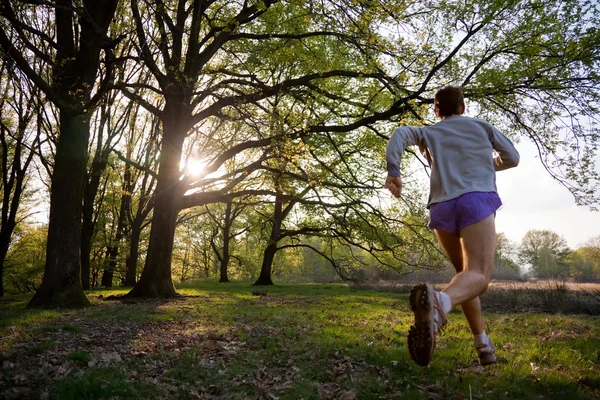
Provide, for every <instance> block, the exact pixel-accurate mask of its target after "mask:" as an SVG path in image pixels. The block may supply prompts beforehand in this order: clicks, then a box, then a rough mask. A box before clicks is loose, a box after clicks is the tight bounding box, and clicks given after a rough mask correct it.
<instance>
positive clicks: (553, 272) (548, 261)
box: [519, 229, 570, 278]
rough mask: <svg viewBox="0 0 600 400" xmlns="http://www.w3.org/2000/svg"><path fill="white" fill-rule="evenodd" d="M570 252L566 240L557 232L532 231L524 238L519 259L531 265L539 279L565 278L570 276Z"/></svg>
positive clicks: (532, 270)
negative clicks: (568, 261) (568, 260)
mask: <svg viewBox="0 0 600 400" xmlns="http://www.w3.org/2000/svg"><path fill="white" fill-rule="evenodd" d="M569 252H570V249H569V247H568V246H567V242H566V240H565V239H564V238H563V237H562V236H560V235H559V234H557V233H556V232H553V231H550V230H536V229H532V230H530V231H528V232H527V233H526V234H525V236H524V237H523V241H522V243H521V246H520V248H519V259H520V260H521V262H522V263H524V264H529V265H530V267H531V272H532V273H533V275H534V276H536V277H538V278H558V277H563V278H564V277H567V276H568V264H567V256H568V255H569Z"/></svg>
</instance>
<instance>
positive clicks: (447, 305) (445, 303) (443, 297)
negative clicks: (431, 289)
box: [438, 292, 452, 314]
mask: <svg viewBox="0 0 600 400" xmlns="http://www.w3.org/2000/svg"><path fill="white" fill-rule="evenodd" d="M438 294H439V297H438V299H439V301H440V304H441V306H442V310H443V311H444V314H448V313H449V312H450V310H452V301H451V300H450V296H448V295H447V294H446V293H444V292H438Z"/></svg>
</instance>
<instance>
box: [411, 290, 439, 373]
mask: <svg viewBox="0 0 600 400" xmlns="http://www.w3.org/2000/svg"><path fill="white" fill-rule="evenodd" d="M409 301H410V308H411V309H412V311H413V313H414V314H415V323H414V325H413V326H411V327H410V330H409V331H408V351H409V353H410V358H412V360H413V361H414V362H415V363H417V364H418V365H420V366H423V367H426V366H427V365H429V362H430V361H431V358H432V357H433V350H434V349H435V334H434V332H433V326H432V324H431V322H430V321H429V315H430V313H431V308H432V304H431V299H430V298H429V291H428V288H427V285H424V284H421V285H417V286H415V287H413V288H412V290H411V291H410V297H409Z"/></svg>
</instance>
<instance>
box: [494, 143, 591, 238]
mask: <svg viewBox="0 0 600 400" xmlns="http://www.w3.org/2000/svg"><path fill="white" fill-rule="evenodd" d="M515 146H516V147H517V150H518V151H519V153H520V155H521V161H520V163H519V165H518V166H517V167H516V168H513V169H509V170H506V171H501V172H498V173H497V174H496V184H497V187H498V193H499V194H500V198H501V199H502V202H503V206H502V208H501V209H500V210H499V211H498V213H497V214H496V231H498V232H503V233H504V234H506V236H507V237H508V238H509V239H510V240H511V241H513V242H515V243H516V244H517V245H518V244H520V242H521V240H522V239H523V236H525V233H526V232H527V231H528V230H530V229H548V230H552V231H554V232H556V233H558V234H559V235H561V236H562V237H564V238H565V239H566V241H567V244H568V245H569V247H570V248H571V249H576V248H578V247H581V246H582V245H584V243H585V242H586V241H587V240H588V239H590V238H592V237H594V236H600V212H597V211H590V210H589V208H587V207H582V206H577V205H576V204H575V200H574V199H573V195H571V193H570V192H569V191H568V190H567V189H566V188H565V187H563V186H562V185H561V184H560V183H558V182H557V181H555V180H554V179H553V178H552V177H551V176H550V175H549V174H548V172H547V171H546V170H545V169H544V167H543V165H542V163H541V161H540V159H539V158H538V157H536V150H535V147H534V145H533V144H531V143H529V142H525V141H521V142H520V143H517V144H515ZM596 168H600V165H597V166H596Z"/></svg>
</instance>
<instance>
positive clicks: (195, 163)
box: [186, 160, 206, 176]
mask: <svg viewBox="0 0 600 400" xmlns="http://www.w3.org/2000/svg"><path fill="white" fill-rule="evenodd" d="M205 169H206V162H205V161H202V160H190V161H188V163H187V167H186V170H187V172H188V174H190V175H195V176H197V175H201V174H202V173H204V172H205Z"/></svg>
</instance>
